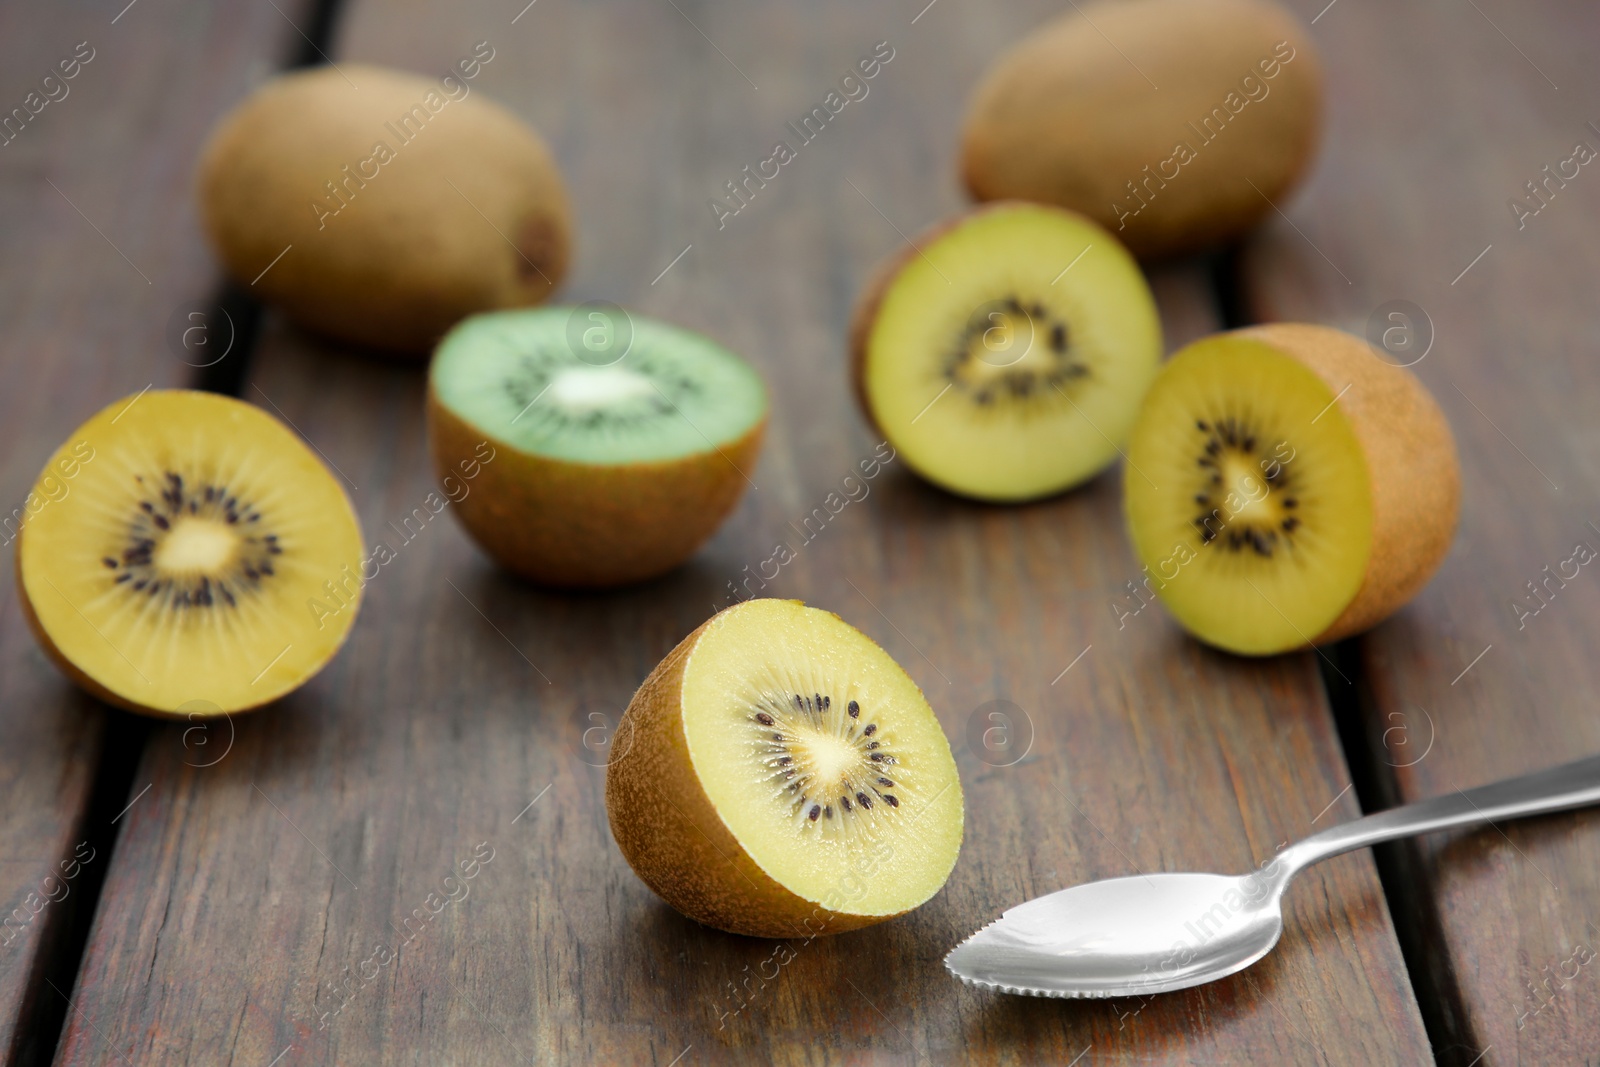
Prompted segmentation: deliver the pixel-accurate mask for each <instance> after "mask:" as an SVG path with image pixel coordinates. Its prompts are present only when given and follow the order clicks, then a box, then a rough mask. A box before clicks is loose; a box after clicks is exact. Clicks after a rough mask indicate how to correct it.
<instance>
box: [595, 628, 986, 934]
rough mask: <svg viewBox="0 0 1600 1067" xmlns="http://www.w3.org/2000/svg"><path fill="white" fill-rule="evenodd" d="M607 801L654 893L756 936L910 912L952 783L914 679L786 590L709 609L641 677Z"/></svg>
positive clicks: (950, 828)
mask: <svg viewBox="0 0 1600 1067" xmlns="http://www.w3.org/2000/svg"><path fill="white" fill-rule="evenodd" d="M606 811H607V813H608V815H609V816H610V819H611V832H612V835H613V836H614V837H615V838H616V841H617V845H618V847H620V848H621V849H622V854H623V856H624V857H626V858H627V860H628V863H629V864H630V865H632V867H633V869H634V871H636V872H637V873H638V875H639V877H640V878H642V879H643V880H644V881H645V883H646V884H647V885H649V886H650V888H651V889H653V890H655V891H656V893H658V894H659V895H660V896H661V897H662V898H663V899H665V900H666V901H667V903H669V904H671V905H672V906H673V907H675V908H677V909H678V910H679V911H681V912H683V913H684V914H685V915H687V916H689V917H690V918H692V919H697V920H699V921H700V922H703V923H705V924H707V925H709V926H715V927H717V928H718V929H722V930H728V931H731V932H733V933H739V934H749V935H752V936H756V937H803V936H808V935H813V934H832V933H839V932H841V931H844V930H852V929H855V928H857V927H861V926H868V925H870V924H872V923H876V922H882V921H883V920H885V919H890V918H893V917H894V916H896V915H900V914H903V913H905V912H907V911H910V910H911V909H913V908H915V907H917V906H919V905H921V904H923V903H924V902H926V901H927V900H928V898H930V897H932V896H933V895H934V894H935V893H937V892H938V891H939V889H940V887H941V886H943V885H944V883H945V880H946V879H947V878H949V876H950V871H951V869H952V868H953V867H954V866H955V861H956V855H957V853H958V852H959V851H960V849H961V835H962V795H961V782H960V780H959V778H958V777H957V775H956V766H955V760H954V759H953V758H952V757H951V755H950V744H949V742H948V741H947V740H946V739H945V735H944V731H943V729H942V728H941V727H940V725H939V720H938V719H936V718H935V717H934V714H933V711H932V709H931V708H929V707H928V702H927V700H926V699H925V698H924V697H923V695H922V691H921V690H920V689H918V688H917V685H916V683H915V682H913V681H912V680H911V679H910V677H908V676H907V675H906V673H905V671H903V670H902V669H901V668H900V666H899V665H898V664H896V663H895V662H894V660H893V659H891V658H890V657H889V655H888V654H887V653H886V652H884V651H883V649H881V648H879V647H878V646H877V645H876V644H874V643H873V641H872V640H871V639H870V638H868V637H867V636H866V635H865V634H862V633H861V632H860V631H859V630H856V629H855V628H854V627H852V626H850V625H849V624H848V623H846V622H844V621H843V620H841V619H840V618H839V617H838V616H836V615H833V614H831V613H830V612H826V611H820V610H818V609H816V608H809V607H806V606H805V605H804V604H801V603H800V602H798V601H793V600H751V601H747V602H745V603H743V604H739V605H737V606H735V607H732V608H728V609H727V610H726V611H723V612H720V613H718V614H717V615H715V616H713V617H712V618H711V619H710V620H709V621H708V622H706V623H705V624H704V625H702V626H701V627H700V628H699V629H697V630H695V632H694V633H692V634H690V635H689V636H688V637H686V638H684V639H683V641H682V642H681V643H680V644H679V645H678V647H677V648H675V649H673V650H672V652H671V653H669V654H668V655H667V658H666V659H664V660H662V661H661V663H660V665H659V666H657V667H656V669H655V670H654V671H652V672H651V673H650V676H649V677H648V678H646V679H645V681H644V684H643V685H641V686H640V687H639V691H638V693H637V694H635V696H634V698H633V702H632V703H631V704H629V705H628V710H627V712H626V713H625V715H624V716H623V719H622V722H621V723H620V724H619V726H618V728H617V732H616V734H615V736H614V739H613V741H612V744H611V755H610V759H609V762H608V765H607V768H606Z"/></svg>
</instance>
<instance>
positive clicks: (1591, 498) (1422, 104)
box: [1246, 2, 1600, 1064]
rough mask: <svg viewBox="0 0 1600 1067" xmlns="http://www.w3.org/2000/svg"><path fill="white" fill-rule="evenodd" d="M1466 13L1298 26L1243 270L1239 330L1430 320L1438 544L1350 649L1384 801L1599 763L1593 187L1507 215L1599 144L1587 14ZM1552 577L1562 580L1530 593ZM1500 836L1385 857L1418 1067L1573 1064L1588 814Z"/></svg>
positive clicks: (1595, 819) (1544, 9)
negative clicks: (1308, 97)
mask: <svg viewBox="0 0 1600 1067" xmlns="http://www.w3.org/2000/svg"><path fill="white" fill-rule="evenodd" d="M1476 6H1477V10H1474V8H1473V7H1470V6H1460V5H1456V4H1452V3H1444V2H1437V3H1428V4H1416V5H1411V4H1408V5H1405V6H1404V8H1403V9H1401V8H1383V9H1381V10H1380V9H1378V8H1374V7H1363V6H1362V5H1357V4H1341V5H1339V6H1338V7H1336V8H1333V9H1332V10H1331V11H1329V12H1327V14H1326V15H1325V17H1323V18H1322V19H1320V20H1319V21H1318V23H1317V26H1316V33H1317V37H1318V40H1319V42H1320V43H1321V44H1322V45H1323V46H1324V49H1325V55H1326V58H1327V60H1328V69H1329V77H1330V85H1331V91H1330V94H1329V95H1330V101H1331V109H1330V110H1331V123H1330V127H1329V135H1328V141H1327V145H1326V147H1325V149H1324V151H1323V154H1322V158H1321V161H1320V163H1319V165H1318V167H1317V170H1316V174H1315V178H1314V180H1313V181H1312V182H1311V184H1310V186H1309V187H1308V188H1307V190H1306V191H1305V192H1304V193H1303V194H1302V195H1301V196H1300V197H1299V198H1298V199H1297V200H1296V202H1295V203H1293V204H1285V205H1280V206H1282V207H1283V208H1284V209H1285V211H1287V213H1288V216H1289V218H1290V219H1291V220H1293V223H1294V227H1295V228H1291V227H1290V226H1289V225H1286V224H1284V223H1281V222H1280V223H1278V224H1276V225H1274V226H1272V227H1270V228H1269V232H1268V233H1267V234H1266V235H1265V236H1264V237H1263V238H1262V239H1261V241H1260V242H1259V243H1258V245H1257V247H1256V248H1255V249H1254V254H1253V255H1252V256H1251V257H1250V259H1249V265H1248V268H1247V279H1248V280H1247V286H1246V287H1247V289H1248V290H1249V291H1250V292H1251V293H1252V298H1253V300H1254V302H1255V305H1256V308H1257V311H1258V312H1259V314H1260V315H1261V317H1264V318H1272V319H1307V320H1312V321H1323V322H1329V323H1332V324H1335V325H1338V326H1342V327H1344V328H1346V329H1349V330H1352V331H1355V332H1358V333H1360V332H1364V331H1365V329H1366V326H1367V321H1368V318H1369V316H1371V315H1372V314H1373V313H1374V312H1375V311H1376V310H1377V309H1378V308H1380V307H1381V306H1383V305H1384V304H1386V303H1387V302H1389V301H1392V300H1397V299H1404V300H1409V301H1411V302H1413V303H1415V304H1417V305H1420V306H1421V307H1422V308H1423V309H1425V311H1426V314H1427V315H1428V317H1429V318H1430V319H1431V321H1432V328H1433V333H1434V335H1435V337H1436V341H1435V343H1434V345H1433V348H1432V350H1431V352H1429V353H1428V354H1427V355H1426V357H1425V358H1423V359H1422V361H1421V362H1420V363H1418V364H1417V365H1416V367H1415V370H1416V372H1417V373H1418V374H1420V375H1421V377H1422V378H1423V379H1424V380H1425V381H1426V382H1427V383H1428V385H1429V386H1430V388H1431V389H1432V390H1433V392H1434V395H1435V396H1437V397H1438V399H1439V402H1440V403H1441V404H1442V405H1443V407H1444V409H1445V411H1446V413H1447V415H1448V416H1449V418H1450V421H1451V424H1452V425H1453V427H1454V428H1455V432H1456V436H1457V440H1458V442H1459V445H1460V450H1461V459H1462V473H1463V480H1464V496H1465V499H1464V508H1463V514H1462V520H1461V527H1460V532H1459V535H1458V538H1457V543H1456V545H1455V548H1454V550H1453V552H1452V553H1451V555H1450V557H1449V559H1448V560H1447V561H1446V562H1445V564H1444V567H1443V569H1442V570H1441V571H1440V573H1439V575H1438V577H1437V578H1435V579H1434V581H1433V582H1432V584H1431V585H1429V586H1428V588H1427V589H1426V590H1425V591H1424V592H1423V594H1422V595H1421V596H1420V597H1419V598H1418V600H1417V601H1416V603H1414V604H1413V605H1412V606H1411V607H1410V608H1409V609H1407V610H1406V611H1405V612H1403V613H1402V614H1401V615H1399V616H1398V617H1397V618H1395V619H1394V620H1392V621H1391V622H1389V623H1387V624H1385V625H1383V626H1381V627H1380V628H1378V629H1377V630H1375V631H1374V632H1373V633H1372V634H1371V635H1369V636H1368V637H1367V638H1365V639H1363V640H1362V641H1361V643H1360V659H1361V662H1362V665H1363V667H1364V671H1365V676H1366V680H1367V688H1368V689H1369V690H1370V692H1368V693H1367V694H1366V699H1367V706H1366V708H1365V717H1366V729H1367V732H1368V734H1369V735H1370V736H1369V741H1370V745H1371V758H1372V760H1373V762H1374V765H1375V766H1376V768H1377V770H1378V771H1379V772H1382V775H1383V776H1384V777H1386V778H1390V779H1392V782H1393V790H1394V794H1395V798H1396V799H1399V800H1409V799H1416V798H1420V797H1426V796H1431V795H1434V794H1438V793H1448V792H1450V791H1451V790H1454V789H1458V788H1464V787H1468V786H1472V785H1475V784H1478V783H1481V782H1486V781H1492V780H1495V779H1498V778H1501V777H1505V776H1509V775H1513V774H1518V773H1522V772H1524V771H1528V770H1532V769H1535V768H1538V767H1542V766H1547V765H1550V764H1554V763H1560V762H1563V761H1565V760H1568V759H1574V758H1577V757H1579V756H1582V755H1585V754H1589V753H1593V752H1596V751H1600V719H1597V718H1596V716H1595V714H1594V706H1593V703H1594V702H1593V693H1594V692H1595V691H1596V689H1597V687H1600V661H1597V659H1596V657H1595V655H1594V638H1593V633H1592V620H1593V619H1594V617H1595V613H1596V611H1597V610H1600V582H1597V581H1596V580H1595V578H1594V577H1593V576H1592V575H1590V574H1589V573H1588V572H1589V570H1590V569H1591V568H1589V567H1587V566H1580V565H1579V564H1577V563H1565V564H1564V561H1568V560H1571V559H1572V558H1573V555H1574V548H1575V546H1576V545H1578V544H1584V545H1586V546H1588V548H1589V549H1590V550H1594V549H1600V533H1597V532H1596V529H1595V526H1594V525H1591V524H1596V523H1600V504H1597V501H1600V480H1597V475H1596V465H1595V463H1594V456H1595V448H1594V435H1593V429H1592V427H1593V425H1594V414H1593V398H1594V396H1595V395H1596V390H1597V389H1600V368H1597V367H1596V365H1595V361H1594V359H1593V351H1592V349H1593V347H1594V345H1593V342H1594V340H1595V337H1596V328H1595V317H1594V297H1593V284H1592V279H1593V278H1594V275H1595V272H1596V269H1597V267H1600V251H1597V249H1596V244H1595V228H1594V217H1595V211H1596V208H1597V207H1600V175H1597V174H1596V173H1594V167H1593V166H1582V167H1578V168H1577V169H1578V171H1579V173H1578V176H1577V177H1576V178H1575V179H1573V180H1571V181H1567V182H1565V183H1564V184H1563V185H1559V186H1558V184H1557V183H1556V182H1551V184H1550V185H1549V186H1548V187H1547V190H1546V192H1547V198H1548V201H1549V202H1548V204H1547V205H1546V206H1543V207H1541V208H1540V210H1539V212H1538V214H1537V215H1535V216H1532V217H1527V218H1525V219H1523V220H1521V222H1522V225H1521V226H1519V220H1518V218H1517V213H1516V212H1514V211H1513V209H1512V208H1511V207H1510V206H1509V205H1508V201H1509V200H1510V199H1511V198H1521V199H1522V200H1524V201H1525V202H1526V203H1528V204H1529V205H1530V209H1531V207H1539V206H1540V205H1539V201H1537V200H1534V199H1533V198H1532V197H1530V196H1529V194H1528V192H1527V190H1526V187H1525V183H1526V182H1528V181H1532V180H1543V179H1544V174H1543V173H1542V168H1544V167H1545V165H1546V164H1548V165H1550V166H1551V167H1554V166H1556V165H1557V164H1558V163H1560V162H1561V161H1563V160H1566V159H1567V158H1568V157H1569V156H1571V154H1572V151H1573V145H1574V143H1575V142H1579V141H1582V142H1585V143H1587V144H1588V145H1589V146H1590V147H1591V148H1593V149H1600V133H1597V132H1596V130H1595V128H1594V126H1593V125H1591V120H1600V115H1597V114H1596V113H1595V111H1594V109H1593V102H1594V101H1595V99H1596V93H1597V90H1600V72H1597V70H1596V68H1595V65H1594V63H1593V56H1592V50H1591V49H1590V48H1589V47H1588V44H1589V42H1592V41H1593V40H1594V39H1595V35H1596V33H1597V32H1600V12H1597V11H1596V10H1595V9H1594V7H1593V6H1592V5H1582V4H1576V3H1553V2H1541V3H1534V4H1519V5H1515V6H1513V5H1510V4H1505V3H1499V2H1496V3H1489V2H1481V3H1479V4H1478V5H1476ZM1305 9H1306V10H1307V11H1308V12H1310V13H1311V14H1315V12H1314V11H1311V9H1310V7H1306V8H1305ZM1558 87H1559V88H1558ZM1574 166H1576V165H1574ZM1567 169H1568V170H1569V171H1570V170H1572V169H1573V168H1572V167H1568V168H1567ZM1296 228H1297V229H1298V230H1299V231H1300V232H1299V233H1297V232H1296ZM1394 340H1396V341H1398V340H1400V338H1398V337H1396V338H1394ZM1418 351H1420V349H1419V350H1418ZM1411 358H1414V357H1411ZM1401 361H1402V362H1403V361H1404V360H1401ZM1547 567H1548V568H1549V570H1548V571H1547V570H1546V568H1547ZM1563 567H1564V568H1565V570H1566V572H1567V574H1568V579H1569V580H1562V579H1561V578H1560V577H1559V576H1557V577H1556V578H1555V579H1548V580H1549V584H1548V586H1547V587H1541V591H1540V594H1539V596H1536V595H1535V594H1534V593H1533V592H1532V591H1531V589H1530V587H1529V586H1528V584H1527V583H1529V582H1533V583H1536V584H1537V583H1543V582H1545V581H1547V576H1548V575H1549V574H1550V573H1553V572H1555V571H1557V570H1558V569H1560V568H1563ZM1574 572H1576V576H1575V577H1574ZM1540 597H1542V598H1543V599H1542V600H1541V599H1540ZM1518 605H1521V610H1519V609H1518V607H1517V606H1518ZM1501 829H1502V830H1503V831H1504V832H1503V833H1501V832H1497V831H1496V830H1492V829H1491V830H1483V831H1480V832H1476V833H1465V834H1455V835H1449V836H1446V837H1443V838H1432V839H1428V840H1426V841H1422V842H1418V843H1416V844H1414V845H1409V846H1406V848H1405V849H1404V850H1403V851H1402V853H1401V857H1402V862H1403V870H1404V871H1406V872H1409V874H1410V875H1411V876H1413V877H1415V878H1416V879H1418V880H1419V882H1420V883H1421V884H1420V885H1419V886H1418V887H1417V893H1418V894H1419V899H1418V904H1419V905H1420V906H1419V907H1418V908H1417V909H1416V914H1415V916H1414V920H1413V919H1407V920H1406V921H1407V922H1411V921H1414V922H1415V923H1416V929H1415V930H1414V931H1408V932H1409V933H1411V935H1412V936H1414V937H1415V938H1416V940H1417V942H1418V944H1419V947H1420V950H1421V951H1422V952H1423V953H1424V954H1425V956H1426V962H1427V971H1428V972H1429V974H1430V976H1431V977H1430V981H1432V982H1433V984H1434V985H1435V986H1437V988H1438V990H1439V992H1440V995H1441V1000H1442V1002H1441V1004H1440V1009H1439V1020H1440V1021H1439V1025H1440V1027H1441V1028H1442V1029H1443V1030H1444V1031H1445V1035H1444V1041H1443V1043H1444V1044H1445V1045H1447V1046H1448V1047H1444V1048H1441V1049H1440V1056H1441V1062H1444V1063H1446V1064H1466V1063H1469V1062H1473V1061H1474V1060H1475V1058H1476V1057H1478V1056H1480V1055H1482V1056H1483V1059H1482V1061H1481V1062H1484V1063H1577V1062H1583V1061H1584V1060H1585V1057H1589V1058H1592V1057H1593V1055H1594V1053H1595V1050H1596V1049H1597V1048H1600V979H1597V978H1596V975H1595V973H1594V968H1592V967H1587V966H1583V965H1582V962H1581V961H1582V960H1583V959H1584V958H1585V956H1586V955H1587V954H1589V953H1593V952H1595V951H1600V927H1597V925H1596V924H1597V923H1600V815H1596V814H1595V813H1593V812H1584V813H1575V814H1570V815H1562V816H1556V817H1551V818H1548V819H1542V820H1538V821H1534V822H1522V823H1515V824H1511V825H1506V826H1503V827H1502V828H1501ZM1575 954H1576V956H1575ZM1547 983H1548V984H1547ZM1486 1049H1489V1050H1492V1051H1488V1052H1487V1054H1485V1050H1486Z"/></svg>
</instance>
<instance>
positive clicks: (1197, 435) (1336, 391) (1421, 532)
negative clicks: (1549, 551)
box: [1124, 323, 1461, 655]
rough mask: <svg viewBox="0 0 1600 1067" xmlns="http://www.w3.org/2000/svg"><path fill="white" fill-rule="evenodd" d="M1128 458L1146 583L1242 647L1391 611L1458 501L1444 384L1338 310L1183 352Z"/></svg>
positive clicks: (1361, 624) (1129, 493)
mask: <svg viewBox="0 0 1600 1067" xmlns="http://www.w3.org/2000/svg"><path fill="white" fill-rule="evenodd" d="M1128 459H1129V465H1128V469H1127V472H1126V474H1125V477H1124V483H1125V491H1126V497H1125V501H1126V508H1127V519H1128V529H1129V533H1130V535H1131V537H1132V540H1133V544H1134V548H1135V550H1136V551H1137V552H1138V555H1139V557H1140V559H1141V560H1142V561H1143V563H1144V565H1145V578H1144V582H1145V584H1146V585H1147V586H1148V587H1149V588H1151V589H1152V590H1153V591H1154V592H1155V593H1156V594H1157V595H1158V596H1159V597H1160V598H1161V600H1162V601H1163V602H1164V603H1165V604H1166V605H1167V608H1168V609H1169V610H1170V611H1171V612H1172V614H1173V615H1174V616H1175V617H1176V618H1177V620H1178V621H1179V622H1180V623H1181V624H1183V626H1184V627H1185V628H1187V629H1188V630H1189V631H1190V632H1191V633H1193V634H1194V635H1195V636H1196V637H1199V638H1200V639H1201V640H1203V641H1206V642H1208V643H1210V644H1213V645H1216V646H1218V647H1219V648H1223V649H1227V650H1229V651H1232V652H1239V653H1243V654H1247V655H1266V654H1270V653H1275V652H1283V651H1287V650H1290V649H1295V648H1303V647H1305V646H1308V645H1313V644H1324V643H1327V642H1330V641H1337V640H1339V639H1340V638H1342V637H1346V636H1349V635H1350V634H1353V633H1357V632H1359V631H1361V630H1365V629H1367V628H1368V627H1370V626H1372V625H1374V624H1376V623H1377V622H1379V621H1381V620H1382V619H1384V618H1386V617H1387V616H1389V615H1390V614H1392V613H1393V612H1394V611H1396V610H1397V609H1398V608H1400V607H1401V606H1402V605H1403V604H1405V603H1406V601H1408V600H1409V599H1411V597H1412V596H1413V595H1415V594H1416V592H1417V590H1419V589H1420V588H1421V587H1422V586H1423V584H1425V583H1426V582H1427V580H1428V578H1429V577H1431V576H1432V574H1433V572H1434V571H1435V570H1436V569H1437V568H1438V566H1439V564H1440V562H1441V561H1442V560H1443V559H1444V556H1445V554H1446V552H1448V550H1449V547H1450V541H1451V538H1452V536H1453V535H1454V532H1455V526H1456V518H1457V515H1458V512H1459V510H1460V497H1461V486H1460V482H1461V478H1460V469H1459V465H1458V462H1457V459H1456V449H1455V441H1454V438H1453V437H1452V436H1451V433H1450V427H1449V424H1448V423H1447V422H1446V421H1445V419H1444V415H1443V414H1442V413H1441V412H1440V410H1439V406H1438V404H1437V403H1435V402H1434V399H1433V397H1432V396H1431V395H1430V394H1429V393H1428V391H1427V389H1426V388H1424V386H1423V385H1422V383H1421V382H1420V381H1419V380H1418V379H1417V377H1416V376H1415V375H1413V374H1412V373H1411V372H1410V371H1407V370H1405V369H1403V368H1400V367H1396V366H1394V365H1393V364H1391V363H1388V362H1387V361H1385V360H1383V359H1381V358H1380V357H1379V356H1378V355H1377V354H1376V353H1374V352H1373V351H1372V349H1371V348H1370V347H1369V346H1368V345H1367V343H1366V342H1365V341H1363V340H1361V339H1360V338H1357V337H1352V336H1351V335H1349V334H1346V333H1343V332H1341V331H1339V330H1334V329H1330V328H1328V327H1325V326H1310V325H1301V324H1289V323H1286V324H1279V325H1272V326H1260V327H1254V328H1251V329H1247V330H1237V331H1234V332H1231V333H1224V334H1218V335H1216V336H1213V337H1208V338H1205V339H1203V340H1200V341H1196V342H1195V343H1194V344H1191V345H1189V346H1188V347H1186V348H1184V349H1183V350H1181V351H1180V352H1178V353H1177V354H1176V355H1175V356H1173V358H1172V359H1171V361H1169V362H1168V363H1167V365H1166V366H1165V367H1164V368H1163V369H1162V371H1161V374H1160V376H1159V377H1158V378H1157V379H1156V382H1155V384H1154V385H1153V386H1152V387H1151V389H1150V394H1149V396H1148V397H1147V398H1146V400H1145V404H1144V408H1143V410H1142V411H1141V412H1140V415H1139V421H1138V424H1137V425H1136V426H1135V428H1134V431H1133V437H1132V440H1131V441H1130V443H1129V445H1128Z"/></svg>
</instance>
